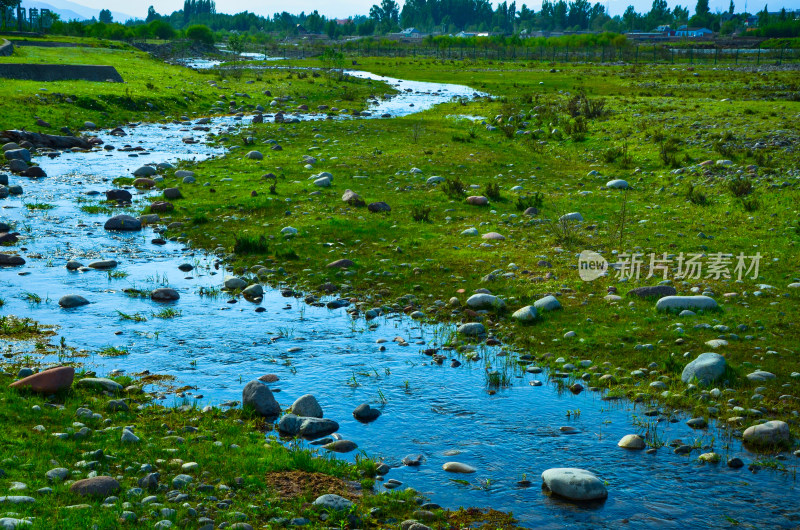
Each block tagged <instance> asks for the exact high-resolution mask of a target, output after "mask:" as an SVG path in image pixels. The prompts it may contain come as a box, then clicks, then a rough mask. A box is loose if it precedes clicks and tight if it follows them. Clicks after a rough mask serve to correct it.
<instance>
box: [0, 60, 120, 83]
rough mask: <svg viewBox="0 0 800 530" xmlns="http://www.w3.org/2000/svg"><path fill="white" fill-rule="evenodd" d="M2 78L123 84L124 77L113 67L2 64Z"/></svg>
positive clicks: (0, 67)
mask: <svg viewBox="0 0 800 530" xmlns="http://www.w3.org/2000/svg"><path fill="white" fill-rule="evenodd" d="M0 78H6V79H24V80H28V81H71V80H79V81H100V82H104V81H110V82H112V83H122V82H123V80H122V76H121V75H119V72H117V69H116V68H114V67H113V66H99V65H76V64H20V63H4V64H0Z"/></svg>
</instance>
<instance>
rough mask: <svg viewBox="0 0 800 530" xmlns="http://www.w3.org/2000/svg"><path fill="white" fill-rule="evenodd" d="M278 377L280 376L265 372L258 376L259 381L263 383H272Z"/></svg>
mask: <svg viewBox="0 0 800 530" xmlns="http://www.w3.org/2000/svg"><path fill="white" fill-rule="evenodd" d="M279 379H280V378H279V377H278V376H277V375H275V374H266V375H262V376H261V377H259V378H258V380H259V381H262V382H264V383H274V382H276V381H278V380H279Z"/></svg>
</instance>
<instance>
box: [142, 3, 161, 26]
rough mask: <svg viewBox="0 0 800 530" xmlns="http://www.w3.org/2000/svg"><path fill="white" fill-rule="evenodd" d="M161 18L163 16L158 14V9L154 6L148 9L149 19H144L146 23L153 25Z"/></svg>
mask: <svg viewBox="0 0 800 530" xmlns="http://www.w3.org/2000/svg"><path fill="white" fill-rule="evenodd" d="M158 18H161V15H159V14H158V13H156V9H155V8H154V7H153V6H150V7H148V8H147V18H146V19H144V21H145V22H146V23H148V24H149V23H151V22H152V21H154V20H156V19H158Z"/></svg>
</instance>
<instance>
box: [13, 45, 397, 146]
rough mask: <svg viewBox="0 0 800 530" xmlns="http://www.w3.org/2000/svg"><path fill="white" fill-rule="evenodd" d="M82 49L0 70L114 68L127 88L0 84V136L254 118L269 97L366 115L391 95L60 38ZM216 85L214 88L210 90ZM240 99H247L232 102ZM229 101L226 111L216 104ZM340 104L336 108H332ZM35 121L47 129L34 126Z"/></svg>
mask: <svg viewBox="0 0 800 530" xmlns="http://www.w3.org/2000/svg"><path fill="white" fill-rule="evenodd" d="M65 40H68V41H75V42H78V43H81V44H86V45H87V46H86V47H75V48H40V47H27V46H26V47H17V48H15V51H14V55H12V56H10V57H0V64H2V63H34V64H37V63H43V64H50V63H55V64H96V65H110V66H114V67H115V68H116V69H117V71H118V72H119V73H120V75H121V76H122V78H123V79H124V81H125V82H124V83H97V82H88V81H59V82H47V83H43V82H38V81H19V80H3V83H2V85H1V86H0V98H2V103H0V111H1V112H0V130H2V129H21V128H23V127H25V128H27V130H29V131H37V132H39V131H41V132H46V133H51V134H60V133H59V129H60V128H61V127H64V126H66V127H69V128H70V129H72V130H74V131H77V130H81V129H83V128H84V122H86V121H90V122H93V123H94V124H96V125H97V126H98V127H101V128H108V127H116V126H119V125H123V124H125V123H127V122H129V121H139V120H144V121H160V120H165V119H179V118H181V117H182V116H187V117H198V116H207V115H213V114H219V113H220V111H219V110H212V109H219V108H220V107H222V108H224V110H225V112H227V111H228V110H236V111H252V110H254V109H255V107H256V105H258V104H259V103H260V104H262V105H264V106H267V105H268V104H269V103H270V101H271V98H270V97H268V96H266V95H264V92H265V91H269V92H271V93H272V94H273V96H274V97H288V98H290V100H289V101H290V104H292V103H293V104H294V106H299V105H302V104H305V105H308V106H309V107H310V108H312V109H316V107H317V106H318V105H321V104H327V105H328V106H338V107H347V108H350V109H352V110H360V109H363V108H364V106H365V104H366V103H365V102H366V97H367V96H368V95H369V94H371V93H373V92H379V93H383V92H385V91H390V90H388V89H387V88H386V87H383V86H379V85H380V84H379V83H369V82H366V81H358V80H353V79H350V80H345V81H341V82H340V81H337V80H336V79H334V78H330V77H314V76H312V75H305V73H303V74H301V75H299V76H298V75H296V74H295V73H287V72H281V71H275V72H270V73H257V72H253V71H246V70H239V71H237V72H228V73H225V74H215V73H210V72H199V71H192V70H189V69H187V68H184V67H181V66H172V65H168V64H165V63H163V62H162V61H160V60H157V59H154V58H152V57H151V56H150V55H148V54H146V53H143V52H141V51H138V50H136V49H134V48H131V47H129V46H127V45H124V44H121V43H113V47H104V46H105V45H106V44H108V43H107V42H104V41H97V40H91V39H65ZM211 83H216V84H217V86H212V85H211ZM236 93H240V94H241V93H244V94H247V95H248V96H249V98H248V97H243V96H236V95H235V94H236ZM223 96H224V98H226V99H227V101H230V100H234V101H236V102H237V105H235V106H233V107H229V106H228V103H227V102H226V101H223V102H222V103H218V102H219V101H220V100H221V97H223ZM337 102H339V103H337ZM37 118H41V119H42V120H44V121H45V122H48V123H49V124H50V125H51V127H49V128H48V127H42V126H39V125H37Z"/></svg>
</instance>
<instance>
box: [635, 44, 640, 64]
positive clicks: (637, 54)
mask: <svg viewBox="0 0 800 530" xmlns="http://www.w3.org/2000/svg"><path fill="white" fill-rule="evenodd" d="M635 64H639V45H638V44H637V45H636V61H635Z"/></svg>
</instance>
